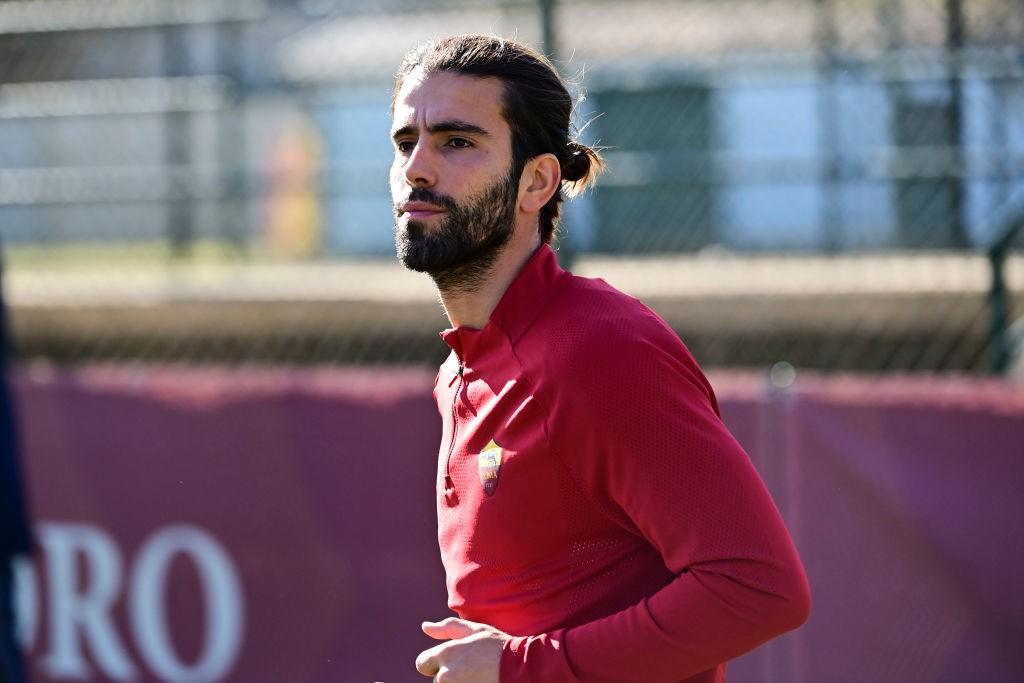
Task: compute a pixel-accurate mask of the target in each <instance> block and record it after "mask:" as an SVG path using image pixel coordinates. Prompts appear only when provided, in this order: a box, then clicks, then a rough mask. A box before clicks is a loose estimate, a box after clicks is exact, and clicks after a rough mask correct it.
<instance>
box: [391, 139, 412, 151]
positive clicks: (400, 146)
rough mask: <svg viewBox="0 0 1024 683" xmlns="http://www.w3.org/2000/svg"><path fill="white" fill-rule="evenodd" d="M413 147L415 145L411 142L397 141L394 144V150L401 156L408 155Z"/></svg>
mask: <svg viewBox="0 0 1024 683" xmlns="http://www.w3.org/2000/svg"><path fill="white" fill-rule="evenodd" d="M415 146H416V143H414V142H413V141H412V140H398V141H396V142H395V149H396V150H398V151H399V152H400V153H401V154H408V153H409V152H411V151H412V150H413V147H415Z"/></svg>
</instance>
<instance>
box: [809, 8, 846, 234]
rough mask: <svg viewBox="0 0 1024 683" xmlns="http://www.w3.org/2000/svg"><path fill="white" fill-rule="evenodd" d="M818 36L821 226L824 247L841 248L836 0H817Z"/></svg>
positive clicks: (841, 217)
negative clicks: (822, 194)
mask: <svg viewBox="0 0 1024 683" xmlns="http://www.w3.org/2000/svg"><path fill="white" fill-rule="evenodd" d="M816 5H817V9H818V12H817V38H818V41H817V42H818V52H819V55H818V65H819V66H818V78H819V81H818V82H819V86H818V116H819V121H820V124H821V144H820V146H819V149H820V150H821V152H820V154H821V155H822V157H823V159H822V162H821V163H820V164H819V168H820V181H821V184H822V185H823V189H824V201H823V202H822V204H821V207H822V208H821V219H820V220H821V228H822V237H823V238H824V247H825V249H826V250H827V251H829V252H835V251H838V250H839V248H840V246H841V245H842V232H843V225H842V219H843V216H842V210H841V206H840V181H841V177H842V176H841V168H840V165H841V163H842V159H841V150H840V148H839V134H840V126H839V104H838V102H837V101H836V84H835V76H836V71H837V64H836V62H837V59H836V50H835V44H836V41H837V36H836V22H835V6H834V4H833V0H816Z"/></svg>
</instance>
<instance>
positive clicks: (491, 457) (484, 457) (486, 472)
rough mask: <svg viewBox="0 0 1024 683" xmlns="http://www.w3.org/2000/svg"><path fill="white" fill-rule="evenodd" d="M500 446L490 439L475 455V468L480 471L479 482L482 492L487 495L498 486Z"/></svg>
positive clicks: (490, 494) (492, 492)
mask: <svg viewBox="0 0 1024 683" xmlns="http://www.w3.org/2000/svg"><path fill="white" fill-rule="evenodd" d="M501 457H502V453H501V446H499V445H498V444H496V443H494V439H491V441H490V443H488V444H487V445H486V446H484V449H483V450H482V451H480V455H478V456H477V469H478V471H479V472H480V483H481V484H483V487H484V493H486V494H487V495H488V496H492V495H494V490H495V489H496V488H498V474H499V473H500V472H501Z"/></svg>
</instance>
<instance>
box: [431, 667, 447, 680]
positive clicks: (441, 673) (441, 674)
mask: <svg viewBox="0 0 1024 683" xmlns="http://www.w3.org/2000/svg"><path fill="white" fill-rule="evenodd" d="M449 681H451V670H450V669H449V668H448V667H447V666H442V667H441V668H440V669H438V671H437V675H436V676H434V683H448V682H449Z"/></svg>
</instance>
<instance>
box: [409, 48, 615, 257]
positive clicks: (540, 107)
mask: <svg viewBox="0 0 1024 683" xmlns="http://www.w3.org/2000/svg"><path fill="white" fill-rule="evenodd" d="M417 68H418V69H421V70H422V71H423V72H424V73H425V74H430V73H435V72H439V71H448V72H453V73H457V74H462V75H465V76H477V77H479V78H488V77H493V78H499V79H501V80H502V81H503V82H504V84H505V101H504V102H503V107H502V114H503V116H504V117H505V121H506V122H507V123H508V125H509V128H511V130H512V164H513V166H512V170H513V171H514V174H515V177H516V178H518V177H519V176H520V175H521V174H522V172H523V168H524V167H525V166H526V162H527V161H528V160H529V159H531V158H533V157H535V156H537V155H539V154H545V153H548V152H550V153H551V154H554V155H555V156H556V157H557V158H558V163H559V165H560V166H561V171H562V184H561V187H559V189H558V191H556V192H555V195H554V196H553V197H552V198H551V201H549V202H548V203H547V204H545V205H544V207H543V208H542V209H541V211H540V237H541V240H542V241H544V242H545V243H547V242H550V241H551V239H552V238H553V236H554V233H555V226H556V222H557V221H558V217H559V204H560V203H561V202H562V200H563V190H564V193H565V194H566V195H568V196H570V197H574V196H576V195H577V194H579V193H580V192H582V191H583V190H585V189H587V188H588V187H590V186H591V185H593V183H594V180H595V179H596V178H597V174H598V173H600V172H601V170H602V169H603V168H604V162H603V161H602V160H601V155H600V154H598V153H597V151H595V150H593V149H591V148H590V147H587V146H586V145H584V144H582V143H581V142H579V141H578V140H576V139H575V136H573V137H570V135H569V125H570V118H571V116H572V105H573V102H572V97H571V96H570V95H569V91H568V89H567V88H566V87H565V83H564V82H563V81H562V78H561V76H559V75H558V71H557V70H555V67H554V66H553V65H552V64H551V62H550V61H548V59H547V58H546V57H544V56H543V55H542V54H540V53H539V52H537V51H536V50H533V49H532V48H530V47H527V46H526V45H522V44H521V43H517V42H514V41H511V40H505V39H504V38H500V37H497V36H485V35H464V36H452V37H450V38H443V39H441V40H436V41H434V40H432V41H427V42H425V43H422V44H421V45H419V46H417V47H415V48H413V49H412V50H411V51H410V52H409V53H408V54H407V55H406V56H405V59H403V60H402V65H401V66H400V67H399V68H398V73H397V74H395V89H394V92H393V93H392V96H391V109H392V111H393V110H394V107H395V100H396V98H397V97H398V91H399V90H401V88H402V83H403V82H404V81H405V77H406V76H408V75H409V74H410V73H412V71H413V70H415V69H417Z"/></svg>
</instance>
